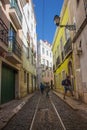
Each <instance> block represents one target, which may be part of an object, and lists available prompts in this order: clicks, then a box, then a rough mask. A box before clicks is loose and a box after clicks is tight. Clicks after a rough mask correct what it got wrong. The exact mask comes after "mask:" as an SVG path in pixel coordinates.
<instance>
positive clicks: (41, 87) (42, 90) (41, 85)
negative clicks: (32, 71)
mask: <svg viewBox="0 0 87 130" xmlns="http://www.w3.org/2000/svg"><path fill="white" fill-rule="evenodd" d="M40 90H41V93H42V94H43V92H44V84H43V83H40Z"/></svg>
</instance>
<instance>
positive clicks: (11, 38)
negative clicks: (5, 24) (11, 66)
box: [8, 36, 21, 59]
mask: <svg viewBox="0 0 87 130" xmlns="http://www.w3.org/2000/svg"><path fill="white" fill-rule="evenodd" d="M8 40H9V44H10V46H11V49H12V52H13V53H15V55H17V56H18V57H19V58H20V59H21V47H20V46H19V43H18V42H17V40H16V38H15V37H14V36H9V37H8ZM8 48H9V47H8Z"/></svg>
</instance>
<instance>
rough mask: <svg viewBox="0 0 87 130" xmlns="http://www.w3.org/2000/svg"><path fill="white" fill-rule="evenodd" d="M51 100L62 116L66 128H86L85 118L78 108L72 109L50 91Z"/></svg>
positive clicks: (73, 129)
mask: <svg viewBox="0 0 87 130" xmlns="http://www.w3.org/2000/svg"><path fill="white" fill-rule="evenodd" d="M51 96H52V100H53V102H54V104H55V106H56V109H57V111H58V112H59V114H60V117H61V118H62V121H63V123H64V125H65V127H66V130H86V129H87V120H85V118H84V117H82V116H81V115H80V114H79V113H78V110H73V109H72V108H71V106H69V105H67V104H66V103H65V102H63V101H62V100H61V99H59V98H58V96H56V95H55V94H53V93H52V95H51Z"/></svg>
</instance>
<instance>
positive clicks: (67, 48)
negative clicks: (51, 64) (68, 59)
mask: <svg viewBox="0 0 87 130" xmlns="http://www.w3.org/2000/svg"><path fill="white" fill-rule="evenodd" d="M71 51H72V43H71V38H69V39H68V40H67V42H66V44H65V46H64V52H65V56H66V55H68V54H69V53H70V52H71Z"/></svg>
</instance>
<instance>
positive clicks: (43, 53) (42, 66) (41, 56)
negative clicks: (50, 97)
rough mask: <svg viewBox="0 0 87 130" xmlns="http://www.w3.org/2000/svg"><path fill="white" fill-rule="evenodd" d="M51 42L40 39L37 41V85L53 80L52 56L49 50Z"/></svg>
mask: <svg viewBox="0 0 87 130" xmlns="http://www.w3.org/2000/svg"><path fill="white" fill-rule="evenodd" d="M51 48H52V46H51V44H49V43H48V42H47V41H43V40H40V41H39V42H38V43H37V82H38V87H39V86H40V82H43V83H46V82H49V84H50V83H51V82H52V84H53V82H54V80H53V79H54V77H53V69H52V66H53V58H52V51H51Z"/></svg>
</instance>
